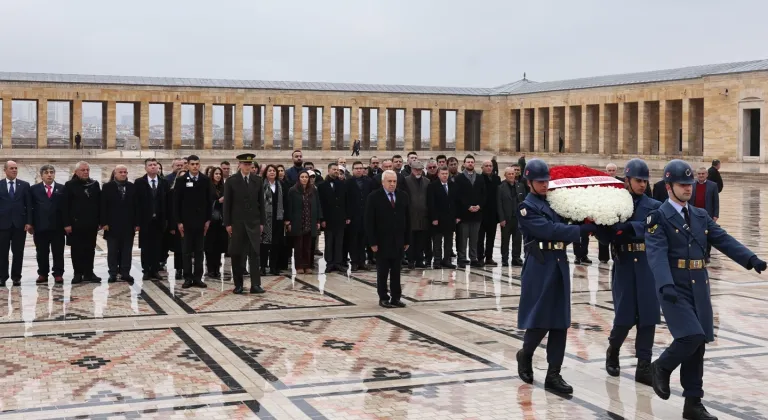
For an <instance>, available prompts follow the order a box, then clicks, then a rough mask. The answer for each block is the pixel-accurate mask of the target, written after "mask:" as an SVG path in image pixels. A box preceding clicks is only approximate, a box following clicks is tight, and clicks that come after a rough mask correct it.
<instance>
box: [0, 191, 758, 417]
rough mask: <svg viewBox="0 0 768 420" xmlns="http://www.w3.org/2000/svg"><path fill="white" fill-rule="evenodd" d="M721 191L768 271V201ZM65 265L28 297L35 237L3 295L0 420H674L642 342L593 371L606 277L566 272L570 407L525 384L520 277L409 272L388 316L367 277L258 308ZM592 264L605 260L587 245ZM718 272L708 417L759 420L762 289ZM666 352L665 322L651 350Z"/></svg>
mask: <svg viewBox="0 0 768 420" xmlns="http://www.w3.org/2000/svg"><path fill="white" fill-rule="evenodd" d="M725 188H726V189H725V191H724V192H723V193H722V194H721V197H720V198H721V199H720V203H721V219H720V222H721V224H722V225H723V226H724V227H726V228H727V229H728V231H729V232H730V233H731V234H732V235H734V236H735V237H736V238H737V239H739V240H741V241H743V242H744V243H745V244H746V245H747V246H749V247H751V248H752V249H753V250H755V251H756V252H757V253H758V254H759V255H760V256H761V257H763V258H765V257H767V256H768V235H766V234H762V232H763V231H768V224H767V222H766V217H765V215H766V214H768V211H767V210H768V187H765V186H761V185H758V184H747V183H741V184H735V183H728V184H726V187H725ZM321 243H322V239H321ZM496 246H497V249H496V252H497V257H496V259H497V260H500V257H499V256H498V252H499V250H498V246H499V241H498V240H497V241H496ZM98 247H99V249H97V254H96V258H97V274H98V275H100V276H102V277H103V278H104V279H105V280H106V278H107V273H106V254H105V252H104V251H102V250H103V249H105V248H106V246H105V243H104V241H103V240H102V239H101V238H99V240H98ZM66 252H67V255H66V257H67V273H65V279H66V280H67V281H66V283H65V285H64V286H63V287H62V286H60V285H54V284H53V281H52V280H51V283H50V284H49V285H47V286H46V285H36V284H35V278H36V271H35V270H36V263H35V259H34V246H33V244H32V240H31V238H29V237H28V239H27V247H26V249H25V268H24V278H23V280H22V286H21V287H12V288H10V289H8V288H5V287H3V288H0V354H1V356H0V389H2V393H0V420H2V419H5V418H24V419H49V418H110V419H112V418H131V419H132V418H145V417H146V418H162V419H169V418H205V419H240V418H257V419H346V420H358V419H359V420H362V419H379V418H381V419H545V418H546V419H550V418H563V419H622V418H626V419H635V418H640V419H653V418H659V419H674V418H680V414H681V412H682V406H683V398H682V397H681V392H682V389H681V387H680V385H679V382H678V374H677V373H675V374H674V375H673V381H672V385H673V395H672V397H671V398H670V399H669V400H668V401H663V400H661V399H659V398H658V397H656V396H655V394H654V392H653V390H652V389H651V388H650V387H647V386H644V385H639V384H636V383H635V382H634V380H633V373H634V363H635V359H633V357H632V355H633V352H634V342H633V341H632V340H631V337H632V336H633V335H634V333H631V334H630V339H629V340H628V341H627V343H626V344H625V346H624V348H623V351H622V358H621V360H622V368H623V370H622V375H621V376H620V377H618V378H612V377H609V376H607V374H606V373H605V371H604V369H603V366H604V360H605V348H606V346H607V338H608V333H609V331H610V328H611V324H612V298H611V292H610V287H611V286H610V265H599V264H594V265H592V266H589V267H584V266H576V267H572V275H573V281H572V283H573V307H572V312H573V325H572V328H571V329H570V331H569V335H568V345H567V348H566V360H565V364H564V367H563V376H564V378H565V379H566V380H567V381H568V382H570V383H571V384H572V385H573V386H574V388H575V392H574V394H573V397H572V398H569V399H564V398H562V397H560V396H557V395H554V394H552V393H549V392H546V391H545V390H544V388H543V379H544V375H545V373H546V368H547V364H546V360H545V358H544V357H543V356H544V354H545V352H538V353H537V355H536V357H535V359H534V367H535V369H534V370H535V375H536V382H535V383H534V384H533V385H527V384H524V383H523V382H522V381H521V380H520V379H519V378H518V377H517V366H516V362H515V353H516V351H517V350H518V349H519V348H520V347H521V345H522V341H521V339H522V332H521V331H519V330H518V329H517V324H516V319H517V311H516V308H517V306H518V303H519V295H520V270H519V269H518V268H501V267H485V268H484V269H475V268H472V269H466V270H455V271H452V270H419V271H404V276H403V290H404V294H405V299H404V300H405V302H406V303H407V304H408V307H407V308H405V309H394V310H384V309H382V308H380V307H379V306H378V305H377V303H378V302H377V297H376V292H375V273H372V272H364V273H352V274H351V275H339V274H332V275H327V276H326V275H325V274H313V275H298V276H290V277H288V276H286V277H282V276H281V277H274V276H272V277H266V278H264V279H263V283H264V287H265V288H266V290H267V293H266V294H265V295H256V296H249V295H248V294H245V295H240V296H235V295H232V294H231V293H230V292H231V289H232V287H233V285H232V282H231V279H230V278H229V276H225V278H224V279H223V280H211V279H209V280H208V281H207V282H208V284H209V287H208V288H207V289H194V288H193V289H181V287H180V282H177V281H174V280H173V279H171V280H164V281H159V282H144V283H142V282H141V280H140V278H141V274H140V273H141V270H140V265H139V259H138V255H139V251H138V249H135V250H134V256H135V258H134V263H133V275H134V277H136V278H137V281H136V284H134V285H133V286H128V285H127V284H126V283H113V284H107V283H106V282H105V283H103V284H79V285H75V286H74V287H72V286H71V285H70V284H69V279H70V278H71V275H72V271H71V266H70V265H69V260H68V258H69V250H68V249H67V251H66ZM569 253H570V251H569ZM590 256H591V257H592V258H593V260H595V262H597V244H596V243H595V242H593V243H592V244H591V250H590ZM571 260H573V257H572V255H571ZM172 262H173V258H170V259H169V263H170V264H171V265H170V266H169V271H170V270H172V269H173V266H172ZM321 268H324V263H322V262H321ZM229 271H230V267H229V261H226V265H225V272H229ZM710 275H711V280H712V281H711V282H710V284H711V288H712V296H713V302H714V313H715V325H716V334H717V337H716V341H715V342H714V343H711V344H710V345H708V347H707V353H706V359H705V375H704V386H705V392H706V397H705V401H706V404H707V407H708V408H709V411H710V412H711V413H713V414H715V415H718V416H719V417H720V418H721V419H728V418H740V419H760V418H768V387H767V386H766V384H768V327H766V324H765V322H766V321H767V320H768V276H766V275H763V276H760V275H757V274H756V273H754V272H751V271H750V272H747V271H745V270H743V269H742V268H740V267H738V266H737V265H736V264H734V263H732V262H730V261H729V260H726V259H725V258H724V257H723V256H722V255H721V254H719V253H718V252H713V259H712V267H711V269H710ZM8 285H10V282H9V283H8ZM247 285H248V281H247V280H246V286H247ZM670 341H671V337H670V335H669V333H668V331H667V329H666V328H665V326H664V325H660V326H659V327H658V328H657V335H656V347H655V349H654V351H655V353H656V354H658V353H659V352H660V351H661V350H662V349H663V348H664V346H666V345H667V344H668V343H669V342H670Z"/></svg>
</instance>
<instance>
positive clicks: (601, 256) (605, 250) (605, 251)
mask: <svg viewBox="0 0 768 420" xmlns="http://www.w3.org/2000/svg"><path fill="white" fill-rule="evenodd" d="M597 250H598V252H597V259H598V260H600V261H601V262H608V260H610V259H611V251H610V245H609V244H604V243H602V242H599V243H598V244H597Z"/></svg>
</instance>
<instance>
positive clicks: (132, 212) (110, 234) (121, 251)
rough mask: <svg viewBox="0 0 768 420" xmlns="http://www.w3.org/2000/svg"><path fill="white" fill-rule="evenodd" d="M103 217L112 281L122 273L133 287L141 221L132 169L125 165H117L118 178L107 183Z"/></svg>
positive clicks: (102, 199)
mask: <svg viewBox="0 0 768 420" xmlns="http://www.w3.org/2000/svg"><path fill="white" fill-rule="evenodd" d="M99 217H101V226H102V227H103V229H104V239H106V241H107V264H108V265H109V279H108V282H109V283H114V282H116V281H117V275H118V274H120V278H121V280H123V281H125V282H127V283H128V284H131V285H132V284H133V277H131V259H132V253H133V238H134V237H135V235H136V232H137V231H138V230H139V226H140V223H141V222H140V221H139V209H138V197H137V194H136V185H134V184H132V183H130V182H128V168H127V167H126V166H125V165H117V166H116V167H115V179H114V180H113V181H110V182H108V183H106V184H104V188H102V191H101V210H100V211H99Z"/></svg>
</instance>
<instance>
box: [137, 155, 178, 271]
mask: <svg viewBox="0 0 768 420" xmlns="http://www.w3.org/2000/svg"><path fill="white" fill-rule="evenodd" d="M144 171H145V172H146V174H144V176H142V177H141V178H137V179H136V181H135V182H134V185H135V186H136V198H137V202H138V218H139V248H140V249H141V269H142V270H143V271H144V276H143V278H142V279H143V280H162V279H163V278H162V276H160V269H161V267H162V253H163V239H164V235H163V234H164V233H165V231H166V230H167V229H168V204H167V200H166V199H167V196H168V191H169V190H170V185H169V183H168V181H167V180H166V179H165V178H163V177H162V176H161V175H160V165H159V164H158V162H157V160H156V159H155V158H148V159H146V160H145V161H144Z"/></svg>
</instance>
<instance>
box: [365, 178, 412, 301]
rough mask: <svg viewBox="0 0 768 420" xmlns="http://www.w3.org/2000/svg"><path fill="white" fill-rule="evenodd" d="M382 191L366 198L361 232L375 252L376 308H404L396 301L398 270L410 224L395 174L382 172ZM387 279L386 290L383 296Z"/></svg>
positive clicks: (406, 200) (403, 194)
mask: <svg viewBox="0 0 768 420" xmlns="http://www.w3.org/2000/svg"><path fill="white" fill-rule="evenodd" d="M382 184H383V188H382V189H381V190H379V191H374V192H372V193H371V194H370V195H369V196H368V202H367V204H366V207H365V233H366V235H368V240H369V242H370V244H371V249H372V250H373V252H375V253H376V284H377V289H378V294H379V306H381V307H383V308H404V307H405V303H403V302H402V301H401V300H400V297H401V295H402V293H403V291H402V287H401V286H400V268H401V261H402V260H403V254H404V253H405V251H406V250H408V243H409V238H408V237H409V236H410V232H411V221H410V215H409V209H408V194H407V193H405V192H403V191H399V190H397V174H395V172H394V171H391V170H388V171H384V173H383V177H382ZM387 277H389V281H390V287H389V293H387Z"/></svg>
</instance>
